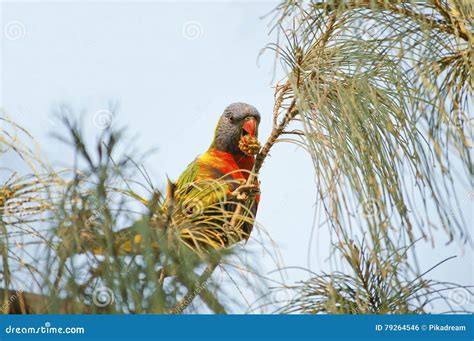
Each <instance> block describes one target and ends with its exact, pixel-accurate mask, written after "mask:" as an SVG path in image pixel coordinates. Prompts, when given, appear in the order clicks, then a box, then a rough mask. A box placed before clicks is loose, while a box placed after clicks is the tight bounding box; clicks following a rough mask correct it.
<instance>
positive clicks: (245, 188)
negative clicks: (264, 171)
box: [231, 183, 260, 201]
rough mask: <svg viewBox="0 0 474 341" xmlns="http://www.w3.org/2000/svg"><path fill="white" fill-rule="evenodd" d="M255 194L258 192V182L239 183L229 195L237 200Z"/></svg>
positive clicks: (243, 199) (242, 199) (245, 198)
mask: <svg viewBox="0 0 474 341" xmlns="http://www.w3.org/2000/svg"><path fill="white" fill-rule="evenodd" d="M257 194H260V184H259V183H256V184H251V185H248V184H244V185H241V186H239V187H237V189H236V190H235V191H233V192H232V193H231V196H232V197H233V198H234V199H235V200H237V201H245V200H247V199H248V198H249V196H255V195H257Z"/></svg>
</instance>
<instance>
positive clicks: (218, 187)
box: [96, 103, 260, 253]
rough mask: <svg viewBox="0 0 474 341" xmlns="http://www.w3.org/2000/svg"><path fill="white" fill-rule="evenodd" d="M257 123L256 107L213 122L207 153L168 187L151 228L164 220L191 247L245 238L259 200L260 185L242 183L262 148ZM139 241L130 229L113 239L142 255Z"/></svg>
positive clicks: (241, 106) (239, 108) (238, 106)
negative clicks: (212, 137) (211, 137)
mask: <svg viewBox="0 0 474 341" xmlns="http://www.w3.org/2000/svg"><path fill="white" fill-rule="evenodd" d="M259 123H260V114H259V112H258V111H257V109H256V108H255V107H253V106H251V105H249V104H246V103H233V104H230V105H229V106H228V107H227V108H226V109H225V110H224V112H223V114H222V115H221V117H220V119H219V122H218V123H217V127H216V129H215V134H214V139H213V141H212V143H211V146H210V147H209V149H208V150H207V151H206V152H205V153H204V154H202V155H200V156H198V157H197V158H196V159H195V160H194V161H193V162H191V163H190V164H189V165H188V167H187V168H186V170H185V171H184V172H183V173H182V174H181V176H180V177H179V178H178V180H177V181H176V183H170V184H169V186H168V193H167V196H166V200H165V201H164V203H163V204H162V205H161V208H159V209H158V212H157V214H155V215H154V217H152V218H151V219H150V220H149V225H151V226H153V225H155V226H157V227H160V226H161V227H163V224H164V221H167V222H166V224H167V226H166V227H167V228H168V227H169V228H176V229H177V230H178V231H179V234H180V236H181V240H183V241H185V243H186V244H187V245H188V246H190V247H192V248H201V247H212V248H222V247H227V246H230V245H232V244H234V243H236V242H239V241H241V240H247V239H248V238H249V236H250V232H251V231H252V228H253V225H254V219H255V215H256V212H257V207H258V203H259V200H260V192H259V183H258V181H257V184H255V185H252V184H250V185H249V184H246V181H247V179H248V177H249V175H250V174H251V171H252V168H253V165H254V162H255V154H256V153H257V152H258V150H259V149H260V144H259V142H258V140H257V137H258V126H259ZM239 206H240V209H239V210H238V212H240V213H239V214H238V217H237V219H235V211H236V209H237V207H239ZM232 222H234V223H235V224H234V225H233V226H232V224H231V223H232ZM135 225H137V224H135ZM138 225H140V224H138ZM142 241H143V237H142V235H141V233H140V232H139V228H138V229H137V228H134V227H133V226H132V227H131V228H128V229H124V230H121V231H119V232H118V233H117V234H116V238H115V242H117V243H118V245H119V246H118V248H119V251H120V252H122V253H135V252H140V251H139V250H140V249H141V246H140V244H141V242H142ZM96 253H102V252H101V251H100V250H96Z"/></svg>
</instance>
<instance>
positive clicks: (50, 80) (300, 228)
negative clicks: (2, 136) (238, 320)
mask: <svg viewBox="0 0 474 341" xmlns="http://www.w3.org/2000/svg"><path fill="white" fill-rule="evenodd" d="M275 5H276V2H274V1H259V2H258V1H224V2H218V1H207V2H204V1H203V2H199V1H193V2H191V1H181V2H173V1H166V2H151V1H147V2H137V1H116V2H109V1H77V2H76V1H55V2H46V1H29V2H24V1H21V2H18V1H16V2H11V3H10V2H7V3H5V2H2V6H1V11H2V13H1V17H2V25H1V26H2V27H3V29H4V32H3V34H2V40H1V44H2V45H1V51H2V55H1V58H2V60H1V78H0V80H1V82H0V86H1V93H0V96H1V97H0V106H1V107H2V108H4V109H5V110H6V112H7V113H8V114H9V115H10V116H11V117H13V118H15V120H16V121H17V122H18V123H20V124H22V125H23V126H25V127H26V128H27V129H28V130H29V131H30V132H31V133H32V134H33V135H34V136H35V137H36V139H37V140H38V142H39V144H40V145H41V146H42V148H43V150H44V151H45V153H46V154H47V155H48V158H49V159H50V160H51V162H52V163H53V164H55V165H58V166H61V165H62V166H65V165H70V164H71V160H72V159H71V157H70V151H69V149H68V148H66V147H64V146H61V145H59V144H58V143H57V142H56V141H55V140H54V139H52V138H51V137H50V136H49V134H50V133H51V132H54V131H57V129H59V128H60V126H59V125H55V124H54V122H53V121H52V120H51V117H52V116H51V113H52V112H53V111H54V109H56V108H57V106H58V105H60V104H62V103H66V104H69V105H71V106H72V107H73V108H76V112H79V111H80V110H82V109H83V110H84V111H85V115H84V117H83V121H84V127H85V128H86V129H85V130H86V133H87V135H88V137H89V138H92V137H93V136H95V135H97V134H98V133H99V132H100V130H99V129H98V128H97V127H96V125H94V119H93V118H94V114H95V113H96V112H97V111H99V110H102V109H107V108H108V105H109V103H110V102H114V103H118V105H119V110H118V116H117V117H116V119H115V120H114V125H115V126H117V127H118V126H126V127H127V129H128V131H129V133H130V136H136V139H134V140H133V141H130V143H133V144H134V146H135V147H136V148H138V149H141V150H147V149H150V148H153V147H157V148H158V151H157V152H156V153H155V154H154V155H153V156H152V157H151V158H149V159H148V163H147V165H146V166H147V169H148V171H149V172H150V173H151V174H152V176H153V178H154V179H155V183H157V184H163V183H164V179H165V175H168V176H169V177H170V178H172V179H175V178H177V176H178V175H179V174H180V172H181V171H182V170H183V169H184V168H185V167H186V165H187V164H188V163H189V162H190V161H191V160H193V159H194V158H195V156H196V155H198V154H200V153H203V152H204V151H205V150H206V149H207V147H208V146H209V144H210V142H211V138H212V134H213V128H214V126H215V124H216V122H217V119H218V117H219V115H220V114H221V112H222V111H223V109H224V108H225V106H226V105H227V104H229V103H231V102H236V101H244V102H248V103H251V104H253V105H254V106H256V107H257V108H258V109H259V111H260V112H261V114H262V124H261V131H260V136H261V137H262V138H265V137H266V136H268V133H269V130H270V127H271V112H272V105H273V89H272V88H271V86H272V85H274V83H272V80H273V76H272V75H273V66H274V65H273V61H274V60H273V55H272V54H271V53H266V54H265V55H264V56H263V57H262V58H261V59H260V60H259V62H258V63H257V57H258V55H259V52H260V50H261V49H262V48H263V47H264V46H265V45H266V44H267V43H269V42H271V37H269V36H268V31H269V25H268V24H269V18H263V19H262V16H264V15H266V14H267V13H269V12H270V11H271V10H272V9H273V8H274V6H275ZM11 23H15V24H16V26H17V27H18V28H19V33H18V31H17V32H16V33H15V32H14V31H13V32H10V33H7V30H6V27H7V25H8V24H11ZM9 28H10V29H11V28H12V26H11V25H10V27H9ZM187 29H189V31H187ZM193 29H195V30H196V31H193ZM194 33H195V34H196V35H193V34H194ZM8 34H10V35H12V34H13V35H14V36H13V38H14V39H11V38H12V37H11V36H8ZM313 178H314V176H313V171H312V163H311V160H310V158H309V156H307V155H306V154H305V153H304V152H303V151H302V150H299V149H296V148H295V146H293V145H284V144H281V145H279V146H277V147H276V148H275V149H274V150H273V152H272V155H271V158H270V159H269V160H268V161H267V162H266V164H265V166H264V168H263V170H262V173H261V181H262V192H263V193H262V203H261V206H260V208H259V213H258V221H259V222H260V224H262V225H263V226H264V227H265V228H266V230H267V231H268V232H269V233H270V235H271V237H272V239H273V240H274V241H275V242H276V243H277V245H278V246H279V248H280V252H281V255H282V258H283V259H284V264H285V265H287V266H302V267H308V261H307V260H308V257H307V256H308V243H309V239H310V232H311V226H312V224H313V216H314V205H315V199H316V191H315V186H314V180H313ZM467 218H472V216H471V217H467ZM314 238H315V239H314V240H313V247H312V249H311V264H310V266H311V270H313V271H320V270H322V269H324V270H329V268H328V265H327V263H326V262H325V260H326V258H327V255H328V243H329V235H328V232H327V229H325V228H322V229H320V230H319V232H318V233H316V235H315V237H314ZM441 240H442V241H443V242H441V243H439V245H437V248H435V249H432V248H431V247H430V246H429V245H424V246H421V247H420V250H419V251H418V254H419V256H420V257H421V266H422V268H429V267H431V266H432V265H434V264H435V263H437V262H438V261H440V260H442V259H443V258H445V257H447V256H451V255H455V254H457V255H459V256H460V257H458V258H457V259H455V260H452V261H450V263H449V265H447V266H443V267H441V268H439V269H437V270H435V271H434V272H433V273H432V276H434V277H436V278H437V279H444V280H450V281H457V282H460V283H463V284H472V283H473V279H472V269H471V266H472V253H471V252H467V253H466V254H465V255H462V254H461V252H460V251H459V248H458V245H456V244H455V243H453V244H451V245H449V246H447V247H444V245H443V244H444V241H445V240H446V239H445V238H444V236H443V237H442V238H441ZM252 243H253V242H252V241H250V242H249V243H248V247H249V248H252ZM254 249H258V248H254ZM258 258H259V259H260V260H261V261H262V263H263V266H264V269H263V273H267V272H269V271H271V270H275V265H274V263H273V262H272V261H271V259H270V257H268V256H265V255H264V254H263V252H262V254H258ZM287 275H288V276H287V278H286V281H287V283H292V282H294V281H296V280H301V279H304V278H307V276H308V275H307V274H305V273H302V272H296V271H289V272H288V273H287ZM273 276H276V275H273Z"/></svg>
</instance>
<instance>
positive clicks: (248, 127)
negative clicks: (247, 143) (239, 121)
mask: <svg viewBox="0 0 474 341" xmlns="http://www.w3.org/2000/svg"><path fill="white" fill-rule="evenodd" d="M242 129H243V130H244V132H246V133H247V134H249V135H250V136H252V137H255V134H256V133H257V120H256V119H255V118H253V117H247V118H246V119H245V122H244V124H243V126H242ZM244 135H245V133H244Z"/></svg>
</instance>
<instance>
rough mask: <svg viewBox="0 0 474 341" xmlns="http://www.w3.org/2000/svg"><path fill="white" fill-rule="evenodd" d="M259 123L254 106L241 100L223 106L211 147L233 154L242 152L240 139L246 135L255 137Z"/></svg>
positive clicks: (257, 113)
mask: <svg viewBox="0 0 474 341" xmlns="http://www.w3.org/2000/svg"><path fill="white" fill-rule="evenodd" d="M259 124H260V113H259V112H258V110H257V109H256V108H255V107H254V106H252V105H250V104H247V103H241V102H238V103H232V104H230V105H229V106H228V107H227V108H225V110H224V113H223V114H222V116H221V118H220V119H219V122H218V123H217V127H216V131H215V135H214V141H213V143H212V147H214V148H216V149H217V150H220V151H223V152H228V153H232V154H234V155H238V154H242V151H241V150H240V148H239V141H240V139H241V138H242V137H243V136H246V135H250V136H251V137H254V138H257V137H258V125H259Z"/></svg>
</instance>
